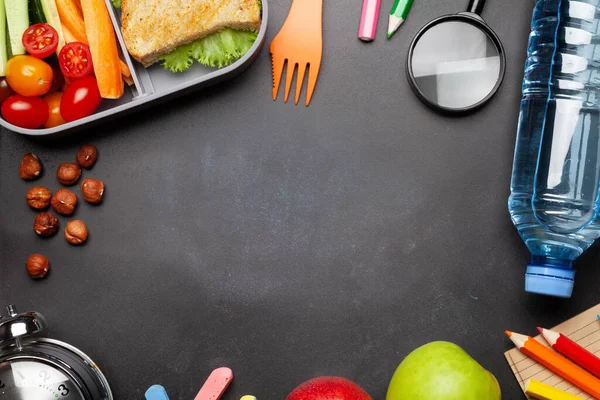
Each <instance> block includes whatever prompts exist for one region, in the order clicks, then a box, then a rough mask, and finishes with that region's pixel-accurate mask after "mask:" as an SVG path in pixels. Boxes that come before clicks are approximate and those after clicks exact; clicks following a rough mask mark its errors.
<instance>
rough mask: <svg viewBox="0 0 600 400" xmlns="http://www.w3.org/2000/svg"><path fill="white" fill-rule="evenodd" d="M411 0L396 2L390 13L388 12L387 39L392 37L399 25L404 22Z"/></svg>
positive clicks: (397, 0)
mask: <svg viewBox="0 0 600 400" xmlns="http://www.w3.org/2000/svg"><path fill="white" fill-rule="evenodd" d="M412 3H413V0H396V2H395V3H394V6H393V7H392V11H390V20H389V23H388V34H387V37H388V39H389V38H391V37H392V36H394V33H396V31H397V30H398V28H400V25H402V23H403V22H404V20H406V17H407V16H408V13H409V12H410V7H411V6H412Z"/></svg>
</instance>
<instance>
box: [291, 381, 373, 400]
mask: <svg viewBox="0 0 600 400" xmlns="http://www.w3.org/2000/svg"><path fill="white" fill-rule="evenodd" d="M286 400H373V399H371V396H369V394H368V393H367V392H365V391H364V390H363V388H361V387H360V386H358V385H357V384H356V383H354V382H352V381H350V380H348V379H345V378H340V377H338V376H320V377H318V378H313V379H310V380H308V381H306V382H304V383H302V384H300V386H298V387H297V388H296V389H294V390H293V391H292V393H290V394H289V395H288V397H287V399H286Z"/></svg>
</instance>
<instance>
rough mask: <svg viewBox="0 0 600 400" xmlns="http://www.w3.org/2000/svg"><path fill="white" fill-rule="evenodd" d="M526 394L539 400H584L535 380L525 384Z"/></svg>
mask: <svg viewBox="0 0 600 400" xmlns="http://www.w3.org/2000/svg"><path fill="white" fill-rule="evenodd" d="M525 393H526V394H527V395H529V396H531V397H533V398H534V399H538V400H583V399H582V398H581V397H579V396H575V395H574V394H571V393H567V392H564V391H562V390H560V389H557V388H555V387H552V386H549V385H546V384H545V383H542V382H540V381H536V380H535V379H530V380H528V381H527V383H525Z"/></svg>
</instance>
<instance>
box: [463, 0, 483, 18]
mask: <svg viewBox="0 0 600 400" xmlns="http://www.w3.org/2000/svg"><path fill="white" fill-rule="evenodd" d="M484 5H485V0H469V7H467V11H468V12H472V13H474V14H477V15H481V12H482V11H483V6H484Z"/></svg>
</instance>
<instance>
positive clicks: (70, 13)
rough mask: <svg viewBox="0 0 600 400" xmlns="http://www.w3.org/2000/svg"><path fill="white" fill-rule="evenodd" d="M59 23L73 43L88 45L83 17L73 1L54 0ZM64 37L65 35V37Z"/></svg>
mask: <svg viewBox="0 0 600 400" xmlns="http://www.w3.org/2000/svg"><path fill="white" fill-rule="evenodd" d="M56 8H57V9H58V15H59V17H60V22H62V24H63V26H64V27H66V28H67V30H68V31H69V32H70V33H71V34H72V36H73V37H74V38H75V41H77V42H82V43H85V44H88V40H87V35H86V32H85V24H84V22H83V16H82V15H81V13H80V12H79V9H78V8H77V4H76V3H75V1H74V0H56ZM65 36H66V35H65Z"/></svg>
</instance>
